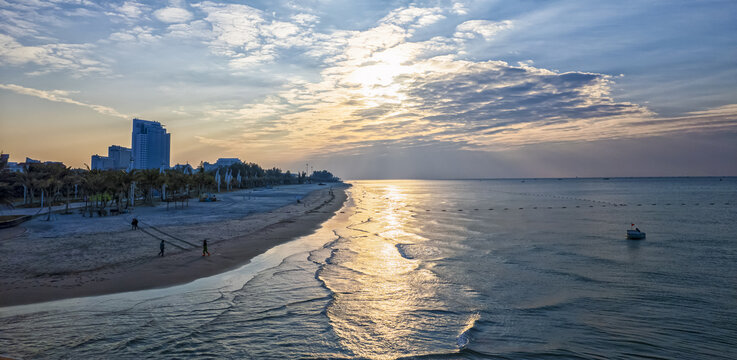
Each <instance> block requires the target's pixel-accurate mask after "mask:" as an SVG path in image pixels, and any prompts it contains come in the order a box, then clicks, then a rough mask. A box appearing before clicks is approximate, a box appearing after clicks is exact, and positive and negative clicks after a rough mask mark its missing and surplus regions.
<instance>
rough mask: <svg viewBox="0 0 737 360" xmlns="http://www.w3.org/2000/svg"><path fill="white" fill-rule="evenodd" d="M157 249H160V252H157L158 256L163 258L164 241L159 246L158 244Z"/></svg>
mask: <svg viewBox="0 0 737 360" xmlns="http://www.w3.org/2000/svg"><path fill="white" fill-rule="evenodd" d="M159 249H161V251H159V256H161V257H164V240H161V244H159Z"/></svg>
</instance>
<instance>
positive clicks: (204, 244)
mask: <svg viewBox="0 0 737 360" xmlns="http://www.w3.org/2000/svg"><path fill="white" fill-rule="evenodd" d="M205 254H207V256H210V252H209V251H207V239H205V240H202V256H205Z"/></svg>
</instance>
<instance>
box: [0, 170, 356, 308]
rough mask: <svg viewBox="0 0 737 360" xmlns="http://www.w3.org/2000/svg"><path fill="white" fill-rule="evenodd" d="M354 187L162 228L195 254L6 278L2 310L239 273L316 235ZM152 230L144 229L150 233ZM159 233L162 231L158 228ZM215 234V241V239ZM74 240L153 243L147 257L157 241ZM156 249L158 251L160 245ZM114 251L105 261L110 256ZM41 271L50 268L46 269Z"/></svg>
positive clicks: (177, 252) (1, 277)
mask: <svg viewBox="0 0 737 360" xmlns="http://www.w3.org/2000/svg"><path fill="white" fill-rule="evenodd" d="M348 187H349V185H347V184H344V185H339V186H334V187H333V191H332V194H330V190H329V189H328V188H323V189H318V190H314V191H312V192H310V193H309V194H307V196H305V198H304V199H303V201H302V202H300V203H295V204H290V205H286V206H282V207H279V208H276V209H273V210H270V211H265V212H259V213H255V214H251V215H248V216H245V217H243V218H240V219H232V220H225V221H218V222H210V223H202V224H194V225H178V226H167V227H161V230H165V231H164V232H163V234H172V233H175V234H176V237H177V238H184V239H189V241H190V242H194V243H197V244H199V246H197V247H193V248H186V249H176V248H173V247H172V246H171V245H169V244H170V243H169V242H168V241H167V252H166V256H164V257H158V256H154V255H155V253H152V254H150V255H147V256H138V257H135V256H133V257H129V258H128V259H123V260H121V261H109V262H108V263H102V265H101V266H94V265H90V264H89V263H88V264H83V265H82V266H81V267H78V268H77V269H76V270H75V269H69V270H65V271H53V270H51V269H49V268H51V267H53V265H50V266H47V267H46V269H45V270H48V271H45V272H42V273H41V274H37V275H34V276H25V277H23V278H21V279H18V278H17V277H16V278H13V276H12V275H15V274H0V307H6V306H15V305H28V304H34V303H41V302H48V301H54V300H62V299H70V298H77V297H86V296H95V295H107V294H114V293H122V292H129V291H138V290H148V289H156V288H165V287H170V286H174V285H181V284H185V283H189V282H191V281H194V280H197V279H199V278H204V277H208V276H213V275H217V274H220V273H223V272H226V271H229V270H233V269H236V268H238V267H240V266H243V265H245V264H247V263H248V262H250V261H251V259H253V258H254V257H255V256H257V255H259V254H262V253H264V252H266V251H267V250H268V249H270V248H272V247H274V246H276V245H279V244H283V243H286V242H289V241H291V240H294V239H297V238H299V237H301V236H305V235H309V234H311V233H313V232H314V231H315V230H317V229H318V228H319V227H320V225H321V224H322V223H324V222H325V221H326V220H328V219H330V218H331V217H333V216H334V215H335V213H336V212H337V211H338V210H340V209H341V208H342V207H343V204H344V203H345V200H346V199H347V194H346V192H345V190H346V189H347V188H348ZM308 205H309V206H308ZM151 228H152V227H149V228H146V227H144V229H146V230H149V231H150V230H151ZM153 229H155V230H156V231H159V229H157V228H153ZM151 232H152V233H153V231H151ZM234 232H235V233H234ZM146 234H148V233H146ZM157 234H158V233H157ZM213 234H214V235H215V236H214V237H209V236H210V235H213ZM149 235H150V234H149ZM203 235H207V236H208V237H205V238H206V239H208V250H209V252H210V254H211V256H205V257H203V256H202V255H201V251H202V248H201V240H192V239H193V238H198V237H199V238H202V236H203ZM134 236H135V238H133V237H134ZM218 237H219V238H218ZM70 238H74V239H70V241H72V240H74V241H88V242H98V241H110V238H114V239H113V240H114V241H121V242H122V241H131V242H133V241H139V242H140V241H142V240H143V241H147V243H146V249H147V251H148V249H149V248H151V246H150V244H151V241H152V239H151V238H150V237H148V236H147V235H143V234H142V232H141V231H127V232H125V233H96V234H89V235H85V236H72V237H70ZM80 238H81V240H79V239H80ZM118 238H119V239H118ZM47 240H53V241H58V240H57V239H47ZM133 246H136V245H135V244H134V245H133ZM156 249H157V251H158V241H157V242H156ZM110 251H115V249H112V250H110ZM110 251H108V254H103V255H110V254H109V252H110ZM56 256H60V257H65V256H74V254H66V255H65V254H60V255H56ZM113 257H114V256H113ZM113 260H114V259H113ZM41 267H42V268H44V266H43V265H41Z"/></svg>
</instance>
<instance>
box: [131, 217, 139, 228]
mask: <svg viewBox="0 0 737 360" xmlns="http://www.w3.org/2000/svg"><path fill="white" fill-rule="evenodd" d="M131 226H132V227H133V230H138V219H136V218H133V221H131Z"/></svg>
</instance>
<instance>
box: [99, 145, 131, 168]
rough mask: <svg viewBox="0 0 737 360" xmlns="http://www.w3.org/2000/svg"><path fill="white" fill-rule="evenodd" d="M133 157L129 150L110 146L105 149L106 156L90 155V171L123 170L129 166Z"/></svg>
mask: <svg viewBox="0 0 737 360" xmlns="http://www.w3.org/2000/svg"><path fill="white" fill-rule="evenodd" d="M132 160H133V155H132V151H131V149H129V148H127V147H123V146H118V145H112V146H110V147H108V148H107V156H100V155H92V160H91V162H90V169H92V170H125V169H127V168H128V167H129V166H130V165H131V161H132Z"/></svg>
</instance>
